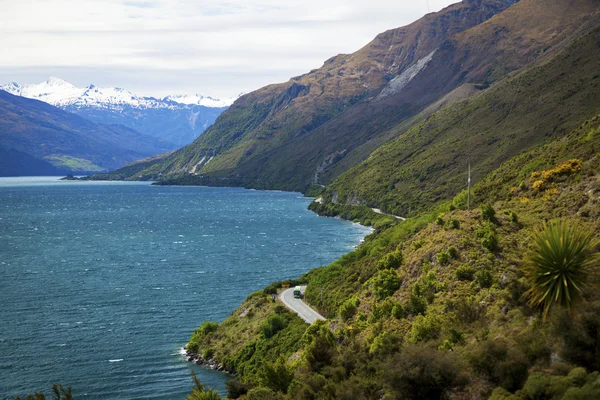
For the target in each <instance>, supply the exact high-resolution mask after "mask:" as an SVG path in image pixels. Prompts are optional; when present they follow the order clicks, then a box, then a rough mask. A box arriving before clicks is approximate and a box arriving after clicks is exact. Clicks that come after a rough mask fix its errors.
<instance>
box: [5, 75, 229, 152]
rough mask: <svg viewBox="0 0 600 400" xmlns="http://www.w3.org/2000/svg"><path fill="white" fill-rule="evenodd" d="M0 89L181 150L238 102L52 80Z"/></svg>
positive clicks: (7, 85)
mask: <svg viewBox="0 0 600 400" xmlns="http://www.w3.org/2000/svg"><path fill="white" fill-rule="evenodd" d="M0 90H4V91H6V92H9V93H11V94H13V95H17V96H22V97H27V98H30V99H35V100H40V101H43V102H45V103H49V104H51V105H53V106H56V107H59V108H62V109H63V110H66V111H70V112H72V113H75V114H78V115H80V116H82V117H84V118H87V119H89V120H91V121H93V122H97V123H103V124H120V125H124V126H127V127H129V128H132V129H135V130H137V131H139V132H142V133H145V134H147V135H150V136H154V137H159V138H161V139H164V140H167V141H170V142H173V143H175V144H177V145H180V146H185V145H187V144H189V143H191V142H192V141H193V140H194V139H196V138H197V137H198V136H199V135H200V134H201V133H202V132H204V130H205V129H206V128H208V127H209V126H210V125H212V124H213V123H214V121H215V120H216V119H217V117H218V116H219V115H220V114H221V112H223V111H224V110H225V109H226V108H227V107H229V106H230V105H231V104H232V103H233V102H234V101H235V100H236V99H235V98H231V99H225V100H219V99H214V98H212V97H209V96H202V95H199V94H195V95H192V96H190V95H172V96H166V97H162V98H156V97H145V96H138V95H135V94H133V93H131V92H130V91H128V90H126V89H122V88H116V87H108V88H101V87H98V86H95V85H89V86H87V87H84V88H80V87H77V86H74V85H72V84H70V83H69V82H66V81H64V80H62V79H60V78H56V77H51V78H49V79H48V80H47V81H45V82H42V83H39V84H26V85H20V84H19V83H17V82H11V83H9V84H6V85H4V86H0Z"/></svg>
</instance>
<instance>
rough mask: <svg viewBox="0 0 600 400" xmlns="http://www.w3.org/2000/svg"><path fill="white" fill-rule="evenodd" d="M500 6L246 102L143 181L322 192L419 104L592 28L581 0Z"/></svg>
mask: <svg viewBox="0 0 600 400" xmlns="http://www.w3.org/2000/svg"><path fill="white" fill-rule="evenodd" d="M508 5H509V4H507V3H498V2H487V1H483V2H482V1H476V2H463V3H459V4H456V5H454V6H450V7H449V8H447V9H445V10H443V11H441V12H440V13H437V14H432V15H427V16H425V17H424V18H422V19H421V20H419V21H417V22H415V23H414V24H411V25H409V26H408V27H406V28H400V29H397V30H393V31H389V32H386V33H384V34H382V35H380V36H378V37H377V38H376V39H375V40H374V41H373V42H372V43H371V44H369V45H368V46H366V47H365V48H363V49H361V50H359V51H358V52H357V53H355V54H353V55H349V56H338V57H335V58H333V59H331V60H329V61H328V62H327V63H326V64H325V65H324V66H323V67H322V68H321V69H319V70H316V71H313V72H311V73H309V74H307V75H304V76H301V77H298V78H294V79H292V80H291V81H290V82H288V83H286V84H283V85H272V86H268V87H266V88H263V89H261V90H259V91H257V92H254V93H251V94H249V95H246V96H244V97H242V98H241V99H240V100H238V102H236V103H235V104H234V105H233V106H232V107H231V110H230V111H228V112H226V113H224V114H223V116H222V117H221V118H220V119H219V120H218V121H217V123H216V124H215V125H214V127H213V128H211V129H210V130H209V131H208V132H207V133H206V135H205V136H204V137H203V138H201V139H199V140H198V141H196V142H195V143H194V144H192V145H191V146H189V147H188V148H186V149H185V151H182V152H178V153H175V154H174V155H173V156H172V157H171V158H169V159H167V160H165V162H164V163H162V164H159V165H156V166H154V168H153V169H152V170H148V171H146V172H147V174H148V176H157V174H158V173H161V174H163V176H164V174H171V175H173V174H181V173H190V172H192V171H194V172H195V175H208V176H213V177H218V178H226V179H229V180H230V184H243V185H246V186H252V187H259V188H280V189H290V190H305V189H306V188H307V187H308V186H309V185H310V184H311V183H317V184H326V183H329V182H330V181H331V180H333V179H334V178H335V177H336V176H338V175H339V174H340V173H342V172H344V171H345V170H347V169H348V168H350V167H352V166H354V165H356V164H357V163H359V162H360V161H362V160H364V159H365V158H366V157H367V156H368V154H369V153H370V152H371V151H373V150H374V149H375V148H377V147H378V146H380V145H381V144H382V143H384V142H385V141H387V140H389V139H390V138H393V137H395V136H398V135H400V134H402V133H403V132H404V131H405V130H406V129H408V128H409V127H410V126H412V125H413V124H414V123H417V122H419V121H420V120H422V119H423V118H424V117H425V116H426V113H424V114H420V112H421V111H423V110H425V109H426V108H427V107H428V106H429V105H432V104H434V103H436V102H437V101H440V100H441V99H443V98H446V99H448V101H449V102H452V101H457V100H460V99H462V98H465V97H468V96H471V95H473V94H474V93H475V92H477V91H478V90H481V89H484V88H486V87H488V86H489V85H490V84H492V83H493V82H495V81H497V80H498V79H501V78H503V77H505V76H506V75H507V74H508V73H509V72H510V71H513V70H515V69H519V68H522V67H523V66H525V65H528V64H530V63H532V62H534V61H535V60H537V59H540V58H543V57H544V56H545V53H548V52H550V51H551V50H552V49H554V48H559V47H560V46H561V45H562V44H563V43H564V42H565V41H568V39H569V38H570V37H571V36H573V35H574V34H576V33H577V32H578V31H579V30H581V29H583V28H584V27H586V26H588V25H593V24H594V23H595V22H594V21H596V20H597V14H594V13H595V12H596V11H597V9H598V3H597V2H595V1H590V0H575V1H573V2H563V1H558V0H552V1H549V2H542V1H538V0H522V1H520V2H519V3H517V4H515V5H513V6H512V7H509V8H508V9H506V10H505V11H503V10H504V8H505V7H507V6H508ZM495 14H497V15H495ZM481 22H482V23H481ZM447 26H449V27H451V29H447V30H444V29H441V27H447ZM440 30H442V31H444V32H445V33H444V34H440V33H439V31H440ZM434 50H435V51H434ZM284 88H285V91H283V92H282V90H283V89H284ZM208 160H210V162H208ZM185 179H186V182H190V181H191V180H190V178H189V177H187V178H185ZM203 179H204V180H205V181H209V182H210V181H211V179H212V178H211V179H209V178H203ZM212 180H214V179H212ZM200 181H201V180H200Z"/></svg>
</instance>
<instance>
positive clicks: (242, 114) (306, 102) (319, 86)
mask: <svg viewBox="0 0 600 400" xmlns="http://www.w3.org/2000/svg"><path fill="white" fill-rule="evenodd" d="M513 2H514V1H513V0H486V1H480V0H479V1H466V2H462V3H458V4H454V5H452V6H449V7H447V8H446V9H444V10H442V11H440V12H439V13H435V14H429V15H427V16H425V17H424V18H422V19H420V20H418V21H416V22H415V23H413V24H410V25H408V26H406V27H403V28H398V29H393V30H390V31H387V32H385V33H382V34H380V35H378V36H377V37H376V38H375V39H374V40H373V41H372V42H371V43H369V44H368V45H367V46H365V47H364V48H362V49H361V50H359V51H357V52H356V53H354V54H349V55H338V56H335V57H333V58H331V59H329V60H327V61H326V62H325V64H324V65H323V67H321V68H319V69H317V70H314V71H311V72H310V73H308V74H305V75H302V76H299V77H296V78H292V79H291V80H290V81H289V82H286V83H283V84H278V85H269V86H266V87H264V88H262V89H259V90H257V91H255V92H252V93H249V94H247V95H245V96H243V97H242V98H240V99H239V100H238V101H236V102H235V103H234V104H233V106H232V107H231V108H230V109H229V110H227V111H226V112H225V113H224V114H223V115H222V116H221V117H220V118H219V119H218V120H217V122H216V123H215V124H214V125H213V127H211V128H210V129H208V130H207V132H205V133H204V134H203V135H202V136H201V137H200V138H199V139H198V140H197V141H196V142H195V143H193V144H192V145H190V146H189V148H190V149H192V150H193V151H187V150H185V151H182V152H181V153H180V154H178V155H175V156H174V157H172V159H171V160H169V161H167V162H166V163H165V164H164V165H163V171H162V172H171V173H174V172H183V171H189V170H191V169H192V167H193V166H194V165H196V164H197V163H198V162H199V161H200V160H201V159H202V157H203V156H204V154H205V153H206V149H211V150H215V151H216V152H218V153H219V156H218V157H216V158H215V159H214V160H212V161H211V163H210V164H208V166H207V167H206V168H205V169H204V171H203V172H209V171H210V172H215V171H218V170H224V169H227V168H230V167H233V166H235V165H237V164H238V163H239V162H241V161H243V160H246V159H248V158H251V157H252V156H253V155H257V154H262V153H263V152H264V151H266V150H268V149H271V148H274V147H277V146H279V145H281V144H283V143H286V142H287V141H288V140H289V139H290V138H293V137H297V136H299V135H304V134H306V133H308V132H310V131H312V130H314V129H315V128H317V127H318V126H320V125H322V124H323V123H324V122H326V121H327V120H329V119H331V118H333V117H335V116H336V115H339V114H340V113H342V112H343V111H344V110H345V109H346V108H347V107H348V106H350V105H351V104H354V103H355V102H357V101H360V100H361V99H364V98H366V97H369V96H372V95H374V94H377V93H378V92H379V91H380V90H381V89H382V88H383V87H384V86H385V85H386V84H387V82H388V80H389V79H391V78H392V77H394V76H396V75H398V74H399V73H401V72H402V71H404V70H405V69H406V68H407V67H409V66H410V65H412V64H413V63H415V62H416V61H417V60H419V59H420V58H422V57H424V56H426V55H427V54H429V53H431V51H433V50H434V49H436V48H438V47H439V46H440V45H441V43H443V42H444V40H446V39H447V38H448V37H450V36H451V35H454V34H456V33H458V32H461V31H464V30H465V29H468V28H471V27H473V26H475V25H477V24H480V23H481V22H483V21H485V20H486V19H488V18H490V17H491V16H493V15H494V14H496V13H497V12H499V11H501V10H503V9H505V8H506V7H507V6H508V5H510V4H512V3H513Z"/></svg>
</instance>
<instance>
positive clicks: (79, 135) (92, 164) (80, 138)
mask: <svg viewBox="0 0 600 400" xmlns="http://www.w3.org/2000/svg"><path fill="white" fill-rule="evenodd" d="M0 148H2V149H4V150H11V149H12V150H16V151H19V152H22V153H26V154H29V155H30V156H32V157H34V158H36V159H39V160H45V161H46V162H48V163H50V164H52V165H53V166H55V167H57V168H60V169H62V170H68V171H71V172H77V173H81V172H90V171H103V170H107V169H114V168H118V167H121V166H123V165H125V164H127V163H128V162H131V161H134V160H137V159H140V158H143V157H147V156H151V155H155V154H158V153H163V152H165V151H167V150H169V149H170V148H171V145H170V144H168V143H164V142H162V141H160V140H158V139H156V138H152V137H149V136H145V135H142V134H140V133H138V132H136V131H134V130H132V129H129V128H126V127H123V126H119V125H99V124H94V123H93V122H90V121H88V120H86V119H84V118H82V117H79V116H77V115H74V114H71V113H69V112H66V111H63V110H60V109H58V108H56V107H53V106H51V105H49V104H46V103H43V102H41V101H37V100H30V99H27V98H24V97H19V96H13V95H11V94H9V93H7V92H5V91H0ZM3 173H4V171H0V174H3Z"/></svg>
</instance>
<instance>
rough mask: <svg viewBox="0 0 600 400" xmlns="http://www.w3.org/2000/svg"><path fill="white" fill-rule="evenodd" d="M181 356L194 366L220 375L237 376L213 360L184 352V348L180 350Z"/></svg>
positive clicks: (190, 352)
mask: <svg viewBox="0 0 600 400" xmlns="http://www.w3.org/2000/svg"><path fill="white" fill-rule="evenodd" d="M181 354H182V355H183V356H184V357H185V359H186V360H187V362H191V363H194V364H196V365H199V366H201V367H204V368H207V369H211V370H213V371H218V372H221V373H223V374H225V375H229V376H231V377H234V376H236V375H237V373H236V372H235V371H229V370H228V369H226V368H225V367H224V366H223V364H222V363H220V362H219V361H217V360H215V359H214V358H204V357H202V356H201V355H200V354H198V353H194V352H193V351H188V350H186V349H185V347H182V348H181Z"/></svg>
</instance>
